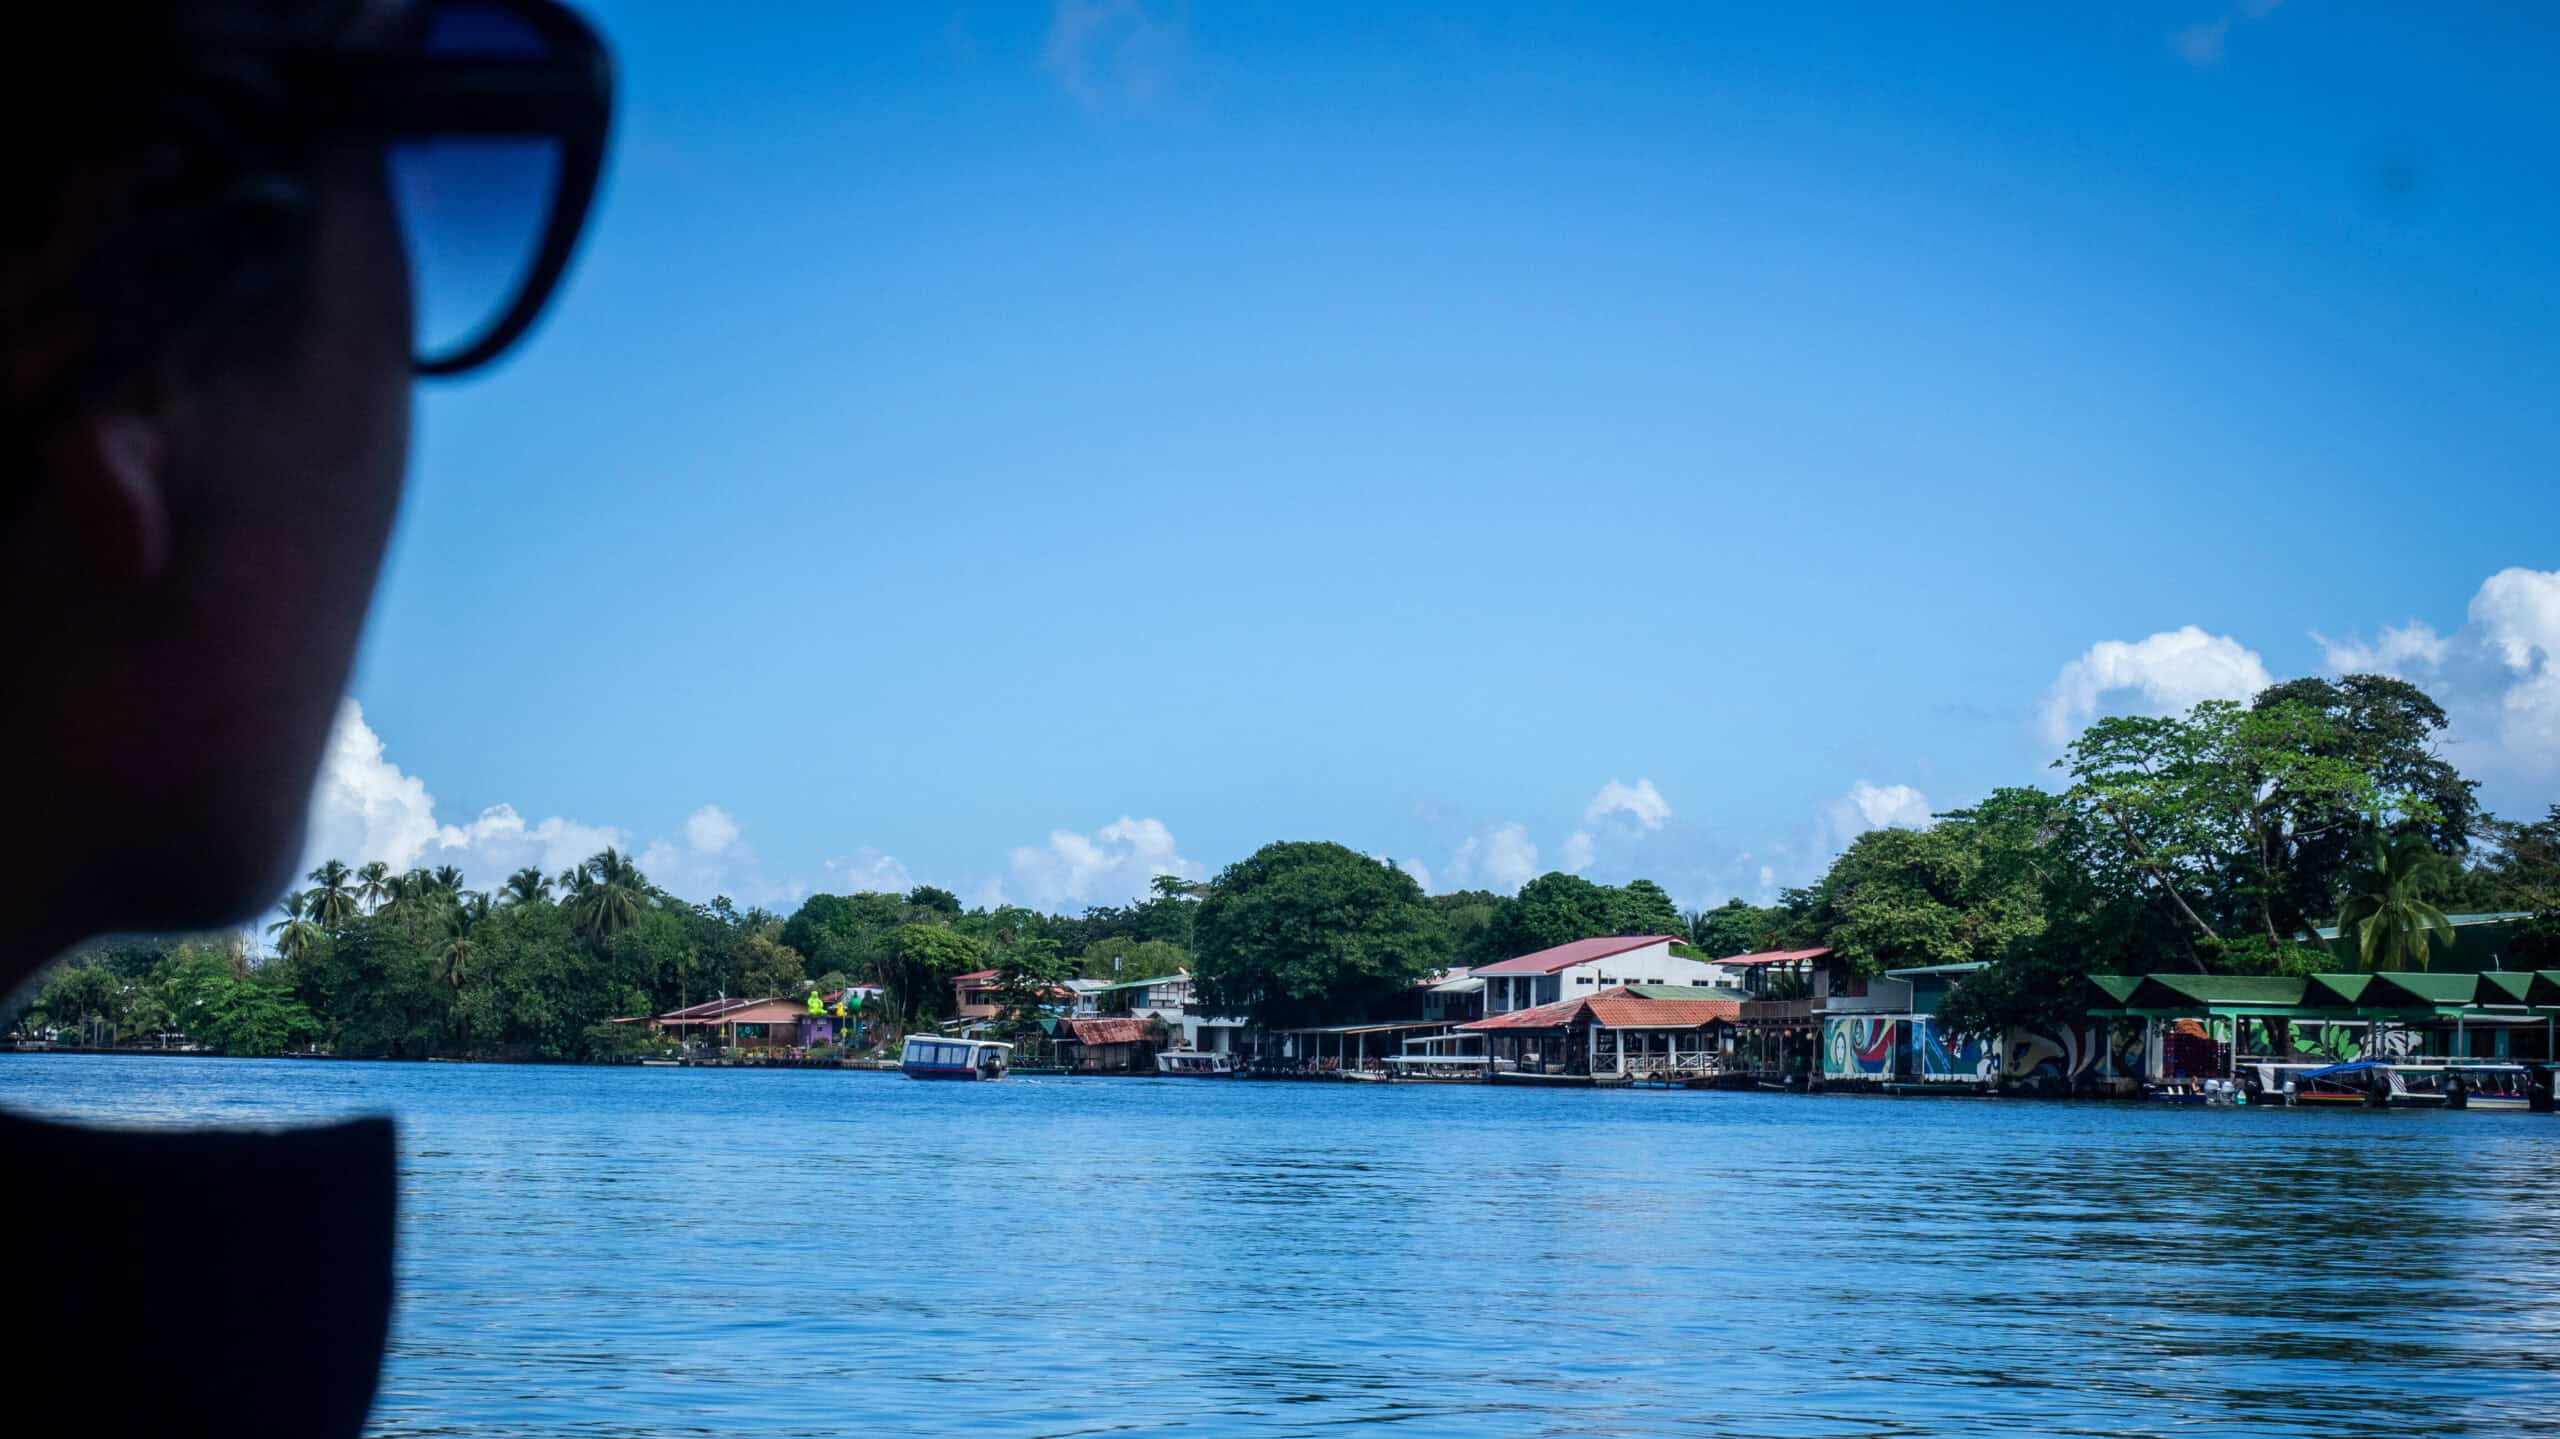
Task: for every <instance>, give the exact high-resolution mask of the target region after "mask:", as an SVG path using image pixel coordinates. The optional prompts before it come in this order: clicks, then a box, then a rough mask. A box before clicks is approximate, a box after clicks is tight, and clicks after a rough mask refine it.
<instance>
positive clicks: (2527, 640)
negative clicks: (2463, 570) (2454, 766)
mask: <svg viewBox="0 0 2560 1439" xmlns="http://www.w3.org/2000/svg"><path fill="white" fill-rule="evenodd" d="M2470 616H2471V625H2472V627H2473V628H2474V629H2475V630H2477V631H2478V632H2479V637H2480V642H2481V644H2482V645H2483V646H2485V647H2486V649H2487V650H2488V653H2489V654H2490V655H2491V656H2492V657H2494V658H2495V659H2496V661H2497V662H2498V664H2499V665H2500V666H2501V667H2503V669H2504V670H2505V676H2504V678H2505V680H2506V684H2505V693H2504V694H2502V695H2500V696H2499V698H2498V706H2497V719H2496V726H2497V735H2498V740H2499V743H2500V744H2501V746H2502V747H2503V748H2504V749H2505V751H2506V755H2507V757H2508V758H2509V759H2510V760H2511V761H2513V762H2514V763H2515V764H2516V766H2517V767H2518V768H2520V769H2522V770H2525V771H2526V772H2528V773H2537V774H2538V773H2542V772H2544V771H2547V770H2549V769H2551V768H2552V767H2553V766H2554V765H2555V764H2560V570H2528V569H2523V568H2521V567H2518V568H2510V569H2504V570H2500V571H2498V572H2497V573H2496V574H2494V575H2491V576H2490V577H2489V578H2488V579H2487V580H2486V581H2484V582H2483V583H2482V584H2481V586H2480V592H2479V593H2478V594H2476V595H2473V596H2472V597H2471V610H2470Z"/></svg>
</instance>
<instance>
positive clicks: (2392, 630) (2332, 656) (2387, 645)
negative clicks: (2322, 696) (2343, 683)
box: [2311, 620, 2451, 679]
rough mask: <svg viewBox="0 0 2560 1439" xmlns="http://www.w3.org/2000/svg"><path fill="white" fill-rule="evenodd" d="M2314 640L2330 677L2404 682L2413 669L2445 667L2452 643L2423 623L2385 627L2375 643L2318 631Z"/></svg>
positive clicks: (2322, 665)
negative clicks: (2386, 677)
mask: <svg viewBox="0 0 2560 1439" xmlns="http://www.w3.org/2000/svg"><path fill="white" fill-rule="evenodd" d="M2311 638H2312V640H2313V642H2314V643H2316V644H2318V645H2319V646H2320V664H2321V668H2323V669H2326V670H2327V671H2329V672H2330V673H2331V674H2341V675H2398V676H2400V677H2402V678H2404V679H2405V678H2407V677H2408V673H2409V671H2411V670H2412V669H2417V668H2426V669H2434V668H2436V667H2437V666H2439V665H2441V664H2443V663H2444V657H2445V651H2446V649H2447V648H2448V647H2449V646H2450V644H2451V642H2450V641H2448V640H2447V639H2446V638H2445V637H2444V636H2442V635H2440V634H2437V633H2436V631H2435V627H2434V626H2433V625H2430V624H2428V623H2426V622H2425V621H2423V620H2411V621H2409V622H2408V623H2407V624H2405V625H2400V626H2397V627H2393V626H2385V627H2384V628H2383V631H2382V634H2381V636H2380V637H2379V638H2377V639H2376V640H2374V642H2373V643H2372V644H2366V643H2364V642H2363V641H2361V640H2357V639H2353V638H2349V639H2343V640H2333V639H2330V638H2329V637H2328V636H2326V635H2323V634H2321V633H2320V632H2319V631H2318V630H2314V631H2312V632H2311Z"/></svg>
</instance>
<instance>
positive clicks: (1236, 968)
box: [1193, 843, 1450, 1026]
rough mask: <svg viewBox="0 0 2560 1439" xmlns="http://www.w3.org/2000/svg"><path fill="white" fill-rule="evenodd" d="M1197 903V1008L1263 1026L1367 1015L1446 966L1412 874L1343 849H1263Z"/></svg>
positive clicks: (1444, 945)
mask: <svg viewBox="0 0 2560 1439" xmlns="http://www.w3.org/2000/svg"><path fill="white" fill-rule="evenodd" d="M1199 908H1200V912H1199V917H1198V920H1197V921H1196V923H1195V925H1194V929H1193V933H1194V937H1195V940H1196V943H1197V948H1196V949H1195V951H1194V955H1195V958H1196V960H1197V964H1198V969H1197V973H1196V975H1195V978H1196V979H1197V980H1198V985H1199V994H1200V999H1201V1002H1202V1003H1203V1004H1204V1005H1205V1006H1206V1007H1208V1008H1210V1009H1212V1010H1215V1011H1218V1012H1222V1013H1230V1014H1237V1013H1240V1014H1244V1015H1247V1016H1249V1017H1250V1018H1252V1019H1253V1020H1254V1021H1255V1022H1256V1023H1259V1024H1263V1025H1266V1026H1284V1025H1290V1024H1298V1023H1305V1022H1309V1021H1310V1020H1312V1019H1314V1018H1317V1017H1320V1016H1321V1017H1341V1018H1351V1017H1356V1016H1359V1015H1362V1014H1365V1013H1368V1012H1370V1011H1371V1010H1373V1009H1375V1008H1376V1007H1378V1006H1379V1005H1380V1004H1382V1003H1384V1002H1385V1001H1386V1000H1388V999H1390V998H1392V997H1397V996H1401V995H1402V994H1404V993H1406V992H1408V991H1410V990H1411V989H1412V988H1413V986H1414V984H1415V983H1416V982H1418V981H1420V980H1422V979H1424V978H1425V977H1427V976H1429V975H1432V974H1434V973H1437V972H1438V971H1440V970H1441V969H1443V968H1446V967H1447V965H1448V962H1449V955H1450V948H1449V931H1448V926H1447V925H1446V923H1445V922H1443V921H1442V919H1441V917H1440V914H1439V912H1438V911H1437V910H1435V909H1433V908H1432V906H1431V905H1430V903H1429V902H1428V901H1426V900H1425V899H1424V898H1423V894H1422V887H1421V886H1420V885H1418V884H1415V883H1414V881H1413V877H1412V876H1411V875H1408V874H1406V873H1405V872H1404V871H1402V870H1400V869H1397V868H1396V867H1395V866H1393V865H1391V864H1384V863H1381V862H1379V861H1377V860H1374V859H1371V858H1369V857H1368V856H1366V855H1363V854H1360V853H1359V852H1357V851H1355V850H1351V849H1346V848H1344V847H1343V846H1341V845H1338V844H1321V843H1281V844H1268V845H1264V846H1263V847H1262V848H1261V849H1259V850H1256V851H1255V852H1254V853H1253V854H1252V856H1251V857H1249V858H1246V859H1243V860H1240V861H1238V862H1236V863H1235V864H1231V865H1229V866H1227V868H1226V869H1225V870H1224V871H1222V872H1221V873H1220V874H1219V875H1218V878H1217V880H1216V889H1215V892H1213V893H1212V894H1211V895H1210V896H1209V897H1208V898H1207V899H1204V900H1202V901H1200V905H1199Z"/></svg>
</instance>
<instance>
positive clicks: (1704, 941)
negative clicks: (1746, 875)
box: [1686, 896, 1776, 959]
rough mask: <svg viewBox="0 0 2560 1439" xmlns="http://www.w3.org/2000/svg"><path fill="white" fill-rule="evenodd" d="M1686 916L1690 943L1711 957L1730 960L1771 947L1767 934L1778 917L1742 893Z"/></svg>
mask: <svg viewBox="0 0 2560 1439" xmlns="http://www.w3.org/2000/svg"><path fill="white" fill-rule="evenodd" d="M1687 919H1688V923H1687V926H1686V928H1687V932H1688V935H1689V943H1691V944H1692V945H1695V946H1696V947H1697V948H1698V950H1699V952H1700V953H1703V954H1705V955H1707V956H1709V957H1710V958H1714V959H1727V958H1730V957H1732V956H1734V955H1737V954H1754V953H1757V952H1759V951H1761V950H1765V949H1769V948H1771V947H1772V946H1771V945H1770V944H1769V943H1768V936H1769V931H1770V929H1771V927H1772V926H1773V925H1774V924H1775V923H1776V916H1775V915H1773V914H1772V913H1771V912H1770V911H1768V910H1765V909H1762V908H1761V907H1760V906H1758V905H1755V904H1753V903H1751V902H1750V901H1749V900H1747V899H1743V898H1741V897H1740V896H1736V897H1734V898H1732V899H1728V900H1726V901H1725V902H1724V903H1722V904H1720V905H1717V906H1716V907H1715V908H1713V909H1702V910H1695V911H1692V912H1691V913H1690V914H1689V915H1688V917H1687Z"/></svg>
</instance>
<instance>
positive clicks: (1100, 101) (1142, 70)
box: [1040, 0, 1184, 110]
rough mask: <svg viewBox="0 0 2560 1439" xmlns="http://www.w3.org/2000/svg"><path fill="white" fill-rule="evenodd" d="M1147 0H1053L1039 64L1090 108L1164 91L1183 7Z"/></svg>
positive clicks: (1177, 54)
mask: <svg viewBox="0 0 2560 1439" xmlns="http://www.w3.org/2000/svg"><path fill="white" fill-rule="evenodd" d="M1157 10H1158V7H1156V6H1154V5H1151V4H1149V3H1147V0H1056V3H1055V4H1054V5H1053V6H1052V7H1051V8H1050V11H1049V34H1048V38H1047V39H1046V40H1045V41H1043V42H1042V44H1041V47H1040V68H1042V69H1044V70H1046V71H1048V72H1049V75H1050V77H1051V78H1052V79H1054V80H1056V81H1057V82H1058V86H1059V88H1060V89H1063V90H1065V91H1066V92H1067V94H1068V95H1069V96H1070V97H1071V98H1073V99H1074V100H1075V102H1076V103H1077V104H1079V105H1082V106H1084V107H1085V108H1087V109H1090V110H1101V109H1109V108H1114V107H1119V108H1130V109H1134V108H1136V107H1139V106H1142V105H1145V104H1146V103H1147V102H1148V101H1150V100H1153V99H1154V98H1155V97H1156V96H1157V95H1159V94H1161V93H1163V91H1164V88H1165V86H1166V84H1167V83H1168V82H1169V81H1170V80H1171V78H1172V75H1173V71H1174V68H1175V67H1176V66H1177V65H1178V64H1179V63H1180V62H1181V59H1182V50H1183V45H1184V26H1183V12H1182V8H1181V7H1180V6H1178V5H1176V6H1171V7H1166V8H1165V10H1164V13H1162V14H1159V13H1157Z"/></svg>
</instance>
